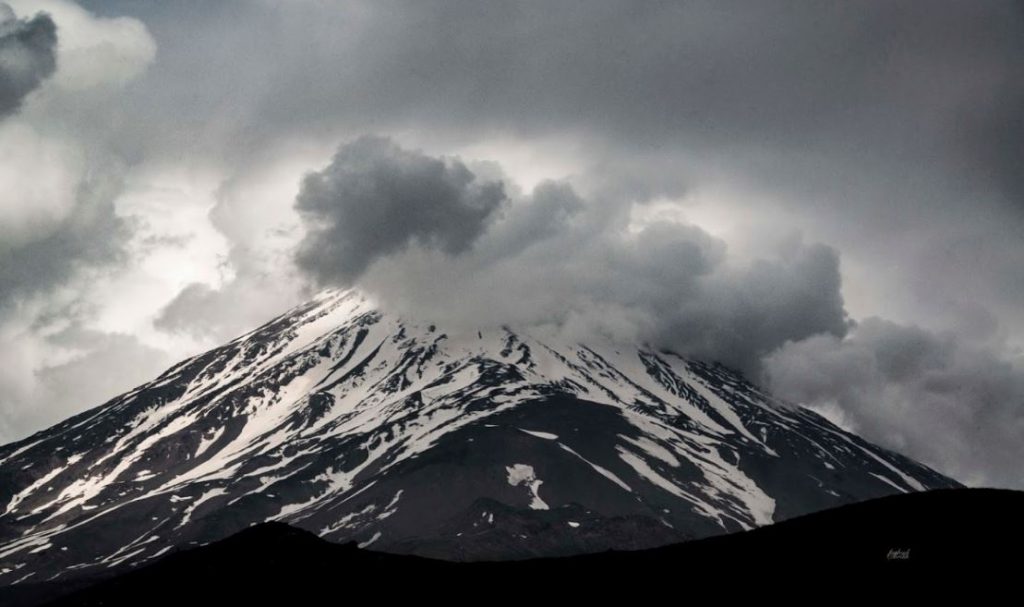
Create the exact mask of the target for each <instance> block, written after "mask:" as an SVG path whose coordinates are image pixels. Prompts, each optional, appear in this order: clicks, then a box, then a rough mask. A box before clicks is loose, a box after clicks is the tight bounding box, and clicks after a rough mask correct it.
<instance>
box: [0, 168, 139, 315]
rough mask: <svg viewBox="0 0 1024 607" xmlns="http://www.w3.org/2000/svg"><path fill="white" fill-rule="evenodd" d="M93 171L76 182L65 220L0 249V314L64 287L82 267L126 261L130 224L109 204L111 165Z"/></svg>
mask: <svg viewBox="0 0 1024 607" xmlns="http://www.w3.org/2000/svg"><path fill="white" fill-rule="evenodd" d="M96 169H97V170H96V171H95V172H92V173H91V174H89V175H87V176H85V177H84V178H83V179H82V180H81V181H80V182H78V183H77V185H76V189H75V194H74V200H73V202H72V207H71V208H70V209H69V210H68V212H67V214H66V216H64V217H61V218H60V219H59V220H57V221H56V222H55V223H54V224H53V225H50V226H48V227H47V229H46V230H43V231H40V232H37V233H29V234H26V235H25V238H24V239H23V242H22V243H20V244H18V245H17V246H14V247H0V312H3V311H4V308H5V307H7V306H10V305H12V304H13V303H15V302H17V301H18V300H20V299H22V298H25V297H31V296H35V295H39V294H43V293H45V292H47V291H48V290H50V289H53V288H55V287H61V286H64V285H67V284H68V283H69V282H70V281H71V279H72V278H74V277H75V276H76V275H78V273H79V272H80V271H82V270H84V269H89V268H97V267H102V266H107V265H110V264H114V263H121V262H124V261H125V260H126V257H125V255H126V253H125V250H124V247H125V244H126V242H127V240H128V238H129V236H130V233H131V226H130V223H128V222H126V221H125V220H124V219H123V218H121V217H118V216H117V214H116V212H115V208H114V202H113V201H114V198H115V196H116V195H117V194H118V193H119V192H120V188H121V179H120V175H119V174H118V172H117V169H116V167H110V166H106V167H101V166H97V167H96ZM103 169H106V170H109V171H110V172H109V173H105V172H103ZM17 203H18V201H12V204H17Z"/></svg>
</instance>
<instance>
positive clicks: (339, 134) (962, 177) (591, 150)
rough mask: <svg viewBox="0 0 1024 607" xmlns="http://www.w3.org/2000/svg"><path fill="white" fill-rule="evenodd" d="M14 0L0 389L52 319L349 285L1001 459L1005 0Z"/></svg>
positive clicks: (1015, 409) (211, 339)
mask: <svg viewBox="0 0 1024 607" xmlns="http://www.w3.org/2000/svg"><path fill="white" fill-rule="evenodd" d="M9 2H10V4H11V6H12V7H13V8H14V10H15V11H16V12H17V14H18V16H19V17H20V18H21V20H17V21H13V22H12V21H10V20H9V19H8V20H7V22H8V23H15V24H21V25H18V27H23V26H24V24H26V23H29V22H30V21H31V19H32V18H33V17H32V15H34V14H35V12H36V11H38V10H43V11H45V12H46V13H48V14H50V15H51V16H52V18H53V21H54V22H55V23H56V24H57V26H58V30H57V31H58V35H59V36H60V40H61V44H60V45H58V46H57V47H56V52H57V54H58V56H57V61H56V71H55V72H53V74H52V75H50V76H49V77H44V78H43V79H41V80H39V83H37V84H36V85H33V87H34V88H32V89H31V90H33V91H34V92H31V93H28V94H27V96H25V95H24V94H22V95H21V96H20V97H19V99H20V104H21V105H20V107H19V109H17V110H16V111H14V112H13V113H7V114H6V118H4V119H3V121H2V122H0V155H3V154H4V153H5V152H6V155H5V156H3V158H0V160H2V162H0V186H2V187H0V192H2V193H3V194H0V196H3V197H2V198H0V220H2V221H0V289H2V292H3V293H4V295H3V296H2V299H4V300H5V301H7V302H8V304H6V305H7V309H8V310H15V309H17V310H21V312H20V313H18V314H16V315H15V314H9V315H8V316H7V317H6V318H0V332H5V333H3V334H4V335H5V336H11V337H9V338H8V339H7V341H8V342H9V343H12V344H17V345H16V346H12V351H14V350H16V351H17V352H18V353H19V354H21V355H22V356H20V358H19V360H20V359H29V360H32V361H33V363H32V366H17V365H14V366H11V367H9V370H8V371H7V372H8V373H13V371H11V370H10V369H17V370H19V371H18V372H19V373H21V375H20V376H19V377H20V378H21V379H19V380H17V381H15V380H12V381H11V382H7V381H6V379H5V384H4V385H5V386H6V385H13V384H16V383H18V381H22V380H25V381H29V380H31V381H35V380H37V379H39V378H47V381H53V382H60V381H64V380H63V379H61V378H65V377H70V376H68V375H60V374H53V375H46V374H45V373H44V372H43V371H42V370H43V369H45V368H49V367H53V366H57V365H60V364H63V362H65V361H66V359H67V356H66V353H63V352H61V353H58V354H59V355H58V354H53V355H52V356H50V355H47V356H46V357H35V358H33V356H35V354H36V353H37V352H39V351H43V350H45V348H43V346H44V345H45V346H47V347H49V346H53V344H50V342H49V341H48V340H49V337H48V336H51V335H53V334H55V331H58V329H59V327H60V326H63V325H64V324H66V323H68V322H72V324H75V325H79V324H80V325H82V326H83V327H85V328H93V329H95V330H97V331H99V332H101V333H111V334H125V335H133V336H137V337H138V339H139V341H140V344H142V345H143V346H144V347H154V348H156V349H163V350H165V351H166V352H169V353H170V354H169V356H170V357H172V358H180V357H182V356H185V355H188V354H192V353H195V352H197V351H199V350H201V349H202V348H205V347H209V346H213V345H217V344H219V343H222V342H223V341H224V339H225V338H230V337H231V336H233V335H236V334H238V333H240V332H242V331H244V330H247V329H248V328H251V327H252V326H254V325H255V324H258V323H259V322H260V321H261V320H262V319H266V318H269V317H271V316H273V315H274V314H276V313H278V312H280V311H281V310H282V309H285V308H287V307H288V306H290V305H292V304H294V303H298V302H299V301H300V300H301V299H302V298H303V297H306V296H308V294H309V292H308V290H306V288H307V286H308V285H312V286H314V287H319V286H321V285H356V286H357V287H358V288H361V289H364V290H367V291H370V292H371V293H373V294H374V295H375V296H376V297H377V298H378V299H379V300H380V301H381V302H382V303H383V305H385V306H387V307H390V308H393V309H394V311H396V312H398V313H401V314H404V315H409V316H418V317H430V318H432V319H435V320H436V321H437V322H438V323H451V324H454V325H458V326H465V327H472V326H486V325H490V324H495V323H499V322H500V323H502V324H509V325H521V326H522V325H528V326H538V327H541V326H543V327H555V328H556V329H557V330H559V331H563V332H566V333H567V334H569V335H570V336H578V337H579V339H581V340H586V339H589V338H591V337H593V336H595V335H599V336H610V337H614V338H622V339H630V340H640V341H646V342H649V343H651V344H653V345H656V346H657V347H664V348H671V349H675V350H678V351H680V352H682V353H685V354H689V355H691V356H697V357H701V358H708V359H713V360H720V361H722V362H725V363H727V364H730V365H732V366H735V367H737V368H741V369H743V370H744V372H746V373H748V374H749V375H750V376H751V377H752V378H754V379H759V380H762V381H766V382H769V383H770V385H771V387H772V388H773V389H775V390H777V391H778V392H779V393H780V394H781V395H783V396H785V397H786V398H788V399H790V400H793V401H797V402H806V403H808V404H810V405H812V406H814V407H817V408H820V409H822V410H827V411H828V412H829V413H830V414H831V415H833V417H835V418H837V419H842V420H845V423H848V424H850V425H854V426H856V427H858V428H860V430H861V431H862V432H864V433H865V434H867V435H869V436H870V437H871V438H873V439H874V440H877V441H879V442H880V443H881V444H883V445H886V446H889V447H891V448H894V449H897V450H901V451H904V452H906V453H909V454H911V455H914V456H915V457H919V458H920V459H922V460H923V461H926V462H927V463H931V464H933V465H936V466H938V467H939V468H940V469H942V470H943V471H945V472H949V473H951V474H954V475H959V476H961V477H962V478H963V479H964V480H969V481H970V482H972V483H977V484H985V483H999V484H1004V483H1005V484H1013V485H1015V486H1021V483H1022V482H1024V481H1021V480H1020V479H1019V475H1017V476H1015V467H1014V466H1015V464H1014V463H1013V460H1014V457H1015V456H1016V454H1017V451H1016V450H1015V449H1014V448H1013V447H1012V444H1013V442H1014V441H1015V439H1016V435H1015V434H1014V432H1015V431H1014V430H1012V429H1013V428H1016V427H1019V426H1020V425H1021V424H1022V423H1024V421H1022V420H1024V407H1022V406H1020V399H1019V398H1018V397H1016V396H1014V395H1019V392H1018V391H1017V390H1018V388H1016V387H1015V386H1017V385H1018V384H1017V383H1016V382H1017V379H1015V378H1016V377H1019V376H1020V371H1019V369H1020V368H1021V364H1022V361H1021V354H1020V352H1021V347H1022V346H1024V306H1021V305H1020V302H1021V301H1024V241H1022V240H1021V238H1020V234H1022V233H1024V203H1022V201H1024V181H1022V180H1021V175H1022V172H1021V171H1020V170H1019V165H1020V158H1021V154H1022V145H1024V127H1022V124H1024V123H1022V118H1024V115H1022V113H1021V112H1020V110H1019V108H1020V107H1021V105H1022V102H1024V60H1022V57H1024V11H1022V10H1021V6H1020V3H1019V2H1012V1H1006V2H1000V1H993V2H984V3H967V2H956V1H952V0H951V1H948V2H947V1H937V2H929V3H922V2H916V1H914V0H906V1H904V0H895V1H885V2H882V1H878V2H874V1H868V2H856V3H851V2H816V3H803V4H795V3H792V2H788V1H785V0H779V1H773V0H765V1H763V2H756V3H751V2H732V1H729V0H726V1H721V0H715V1H711V0H706V1H705V0H688V1H680V2H645V3H640V4H638V3H636V2H629V1H625V0H623V1H617V0H594V1H589V2H585V3H584V2H577V1H573V0H567V1H564V2H515V3H507V2H494V3H488V2H476V1H474V2H468V1H467V2H461V1H458V0H456V1H447V0H446V1H436V2H435V1H432V0H424V1H416V2H398V3H386V4H382V3H377V2H367V1H365V0H350V1H345V2H332V3H323V2H301V3H299V2H292V3H275V2H244V1H227V2H221V3H215V4H214V3H205V4H203V5H202V6H201V7H198V6H183V5H180V4H178V3H137V2H127V1H125V0H82V1H81V4H82V6H78V5H76V4H74V3H73V2H71V0H9ZM83 7H84V10H83ZM157 48H159V53H157ZM157 55H159V61H155V62H154V61H153V59H154V57H156V56H157ZM40 65H41V64H40ZM39 73H40V74H41V73H42V72H39ZM24 82H28V80H26V81H24ZM368 134H377V137H369V138H362V137H363V136H365V135H368ZM343 142H350V143H347V144H345V145H342V146H341V147H340V148H339V144H340V143H343ZM108 155H109V157H108ZM101 191H102V195H100V192H101ZM90 192H92V193H91V194H90ZM143 232H144V233H145V236H146V237H147V238H151V241H152V242H154V243H163V244H156V245H152V246H148V245H147V246H145V247H143V246H138V245H139V242H138V240H139V238H141V237H142V235H141V234H142V233H143ZM162 237H166V238H162ZM182 242H187V244H185V245H182V244H174V243H182ZM6 260H14V261H15V262H16V263H14V265H13V266H7V265H3V264H5V263H6ZM85 292H88V295H84V293H85ZM10 302H16V303H17V305H13V306H12V305H10ZM72 304H74V305H72ZM85 310H87V311H89V314H85V313H84V312H83V311H85ZM28 312H31V314H29V313H28ZM69 314H70V315H73V316H74V318H73V319H72V320H69V319H68V317H67V316H68V315H69ZM83 314H84V316H83ZM0 316H2V315H0ZM873 317H877V318H878V319H879V320H865V319H870V318H873ZM883 318H884V319H886V320H880V319H883ZM81 344H82V345H81V349H82V352H84V353H82V354H81V356H83V357H88V354H87V352H88V351H95V352H97V353H99V352H101V351H105V347H100V345H98V344H100V342H98V341H96V342H93V341H88V340H86V341H83V342H81ZM90 344H91V345H90ZM110 344H115V341H111V342H110ZM126 347H127V348H128V349H131V346H130V345H129V346H126ZM90 348H93V350H89V349H90ZM47 351H48V350H47ZM893 352H898V353H899V355H897V354H894V353H893ZM97 356H99V354H97ZM101 359H102V360H106V361H108V362H109V363H110V364H111V365H113V364H114V363H115V362H116V363H117V364H119V365H130V364H131V361H130V360H128V359H123V360H120V359H119V360H115V358H113V357H104V356H100V357H99V358H97V360H98V361H99V360H101ZM82 364H83V365H86V364H87V361H86V360H85V359H84V358H83V360H82ZM140 364H141V363H140ZM111 369H112V370H113V371H116V372H120V370H119V369H116V368H115V367H113V366H112V367H111ZM101 372H102V369H101V368H100V367H97V368H95V369H94V370H93V373H95V374H100V373H101ZM26 378H28V379H26ZM15 379H17V378H15ZM69 381H70V380H69ZM858 382H861V383H862V386H863V390H860V391H859V390H858V388H857V386H858ZM29 383H31V382H29ZM954 385H955V386H960V387H961V389H960V391H959V392H957V390H956V389H954V388H952V387H951V386H954ZM37 387H38V386H37ZM125 387H127V386H125ZM44 392H45V391H39V392H37V393H39V394H43V393H44ZM7 393H8V394H13V393H14V391H8V392H7ZM19 393H20V392H19ZM50 393H53V394H55V393H56V392H53V391H51V392H50ZM69 393H70V392H69ZM24 394H29V392H24ZM54 402H57V401H54ZM958 402H959V403H962V406H958V405H957V403H958ZM89 404H91V403H89ZM35 405H36V403H35V402H34V401H32V400H31V399H30V397H29V396H25V397H24V398H22V399H20V400H18V401H17V402H13V404H11V403H5V406H4V407H3V411H5V413H4V415H5V416H6V417H10V418H12V419H13V415H14V414H13V413H6V412H13V411H15V410H20V409H24V408H27V407H29V406H35ZM39 406H41V407H45V404H42V405H39ZM81 406H82V407H84V406H87V403H81ZM54 407H55V408H54V409H53V410H52V412H51V413H50V415H51V418H50V419H57V418H60V417H62V416H63V415H65V414H68V413H71V412H73V407H72V406H71V405H70V404H68V402H66V401H60V403H59V404H55V405H54ZM58 409H59V410H58ZM37 419H43V418H42V417H39V418H37ZM10 427H11V428H12V430H11V432H12V433H14V434H16V433H17V432H27V431H29V430H31V429H34V428H31V427H29V426H28V425H14V424H12V425H11V426H10ZM929 436H931V437H932V438H931V439H929ZM1018 442H1019V441H1018ZM1018 459H1019V458H1018Z"/></svg>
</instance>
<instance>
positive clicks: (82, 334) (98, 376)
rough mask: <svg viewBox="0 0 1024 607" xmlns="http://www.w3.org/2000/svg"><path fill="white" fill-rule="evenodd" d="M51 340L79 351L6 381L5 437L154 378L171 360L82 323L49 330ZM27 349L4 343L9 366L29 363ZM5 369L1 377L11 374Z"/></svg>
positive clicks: (1, 410) (2, 359)
mask: <svg viewBox="0 0 1024 607" xmlns="http://www.w3.org/2000/svg"><path fill="white" fill-rule="evenodd" d="M47 341H48V342H49V343H50V345H60V346H63V347H67V348H69V349H70V351H72V352H74V354H73V355H72V356H70V357H69V360H66V361H65V362H61V363H59V364H52V365H45V366H42V367H40V368H37V369H33V377H32V379H31V382H30V383H27V384H26V383H24V382H17V381H4V388H5V389H4V390H3V393H2V394H0V437H5V438H9V439H13V438H16V437H20V436H23V435H24V434H25V430H26V429H28V428H36V429H38V428H42V427H46V426H48V425H50V424H54V423H57V422H59V421H61V419H63V418H64V417H65V416H66V415H67V414H68V412H78V411H83V410H85V409H87V408H89V407H93V406H96V405H98V404H100V403H102V402H104V401H106V400H107V399H109V398H112V397H114V396H116V395H117V394H118V393H120V392H123V391H124V390H125V389H127V388H129V387H131V386H134V385H138V384H140V383H142V382H144V381H147V380H149V379H152V378H153V377H154V376H155V375H156V374H157V373H159V372H160V371H162V370H163V369H164V368H165V367H166V366H167V365H169V364H170V363H171V362H172V361H171V360H169V358H168V356H167V354H166V353H165V352H162V351H160V350H159V349H156V348H153V347H150V346H146V345H144V344H142V343H141V342H139V340H138V339H136V338H135V337H133V336H130V335H123V334H118V333H100V332H96V331H89V330H84V329H82V327H81V326H80V325H78V324H73V325H72V326H71V327H70V328H68V329H65V330H63V331H60V332H58V333H56V334H54V335H52V336H50V337H49V338H48V339H47ZM20 358H22V354H21V353H20V352H17V351H12V350H9V349H6V348H5V349H4V351H2V352H0V363H2V364H3V366H4V368H5V369H10V368H18V367H20V366H24V364H25V362H24V361H23V360H19V359H20ZM8 379H9V378H7V377H4V374H3V373H0V380H8Z"/></svg>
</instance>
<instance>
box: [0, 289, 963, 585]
mask: <svg viewBox="0 0 1024 607" xmlns="http://www.w3.org/2000/svg"><path fill="white" fill-rule="evenodd" d="M955 484H956V483H954V482H953V481H951V480H949V479H947V478H945V477H943V476H941V475H939V474H937V473H936V472H934V471H932V470H930V469H928V468H927V467H925V466H922V465H920V464H917V463H915V462H912V461H910V460H908V459H907V458H905V457H902V456H899V455H897V454H894V453H892V452H889V451H886V450H884V449H881V448H878V447H876V446H873V445H871V444H869V443H866V442H865V441H863V440H861V439H860V438H858V437H857V436H855V435H852V434H850V433H848V432H845V431H843V430H841V429H839V428H838V427H836V426H834V425H833V424H831V423H829V422H828V421H827V420H825V419H824V418H822V417H821V416H819V415H817V414H815V413H813V412H811V411H809V410H806V409H803V408H799V407H792V406H787V405H783V404H781V403H778V402H776V401H774V400H773V399H772V398H771V397H770V396H769V395H767V394H765V393H763V392H762V391H760V390H758V389H757V388H756V387H754V386H752V385H750V384H749V383H747V382H746V381H744V380H743V379H742V378H741V377H739V376H738V375H736V374H734V373H732V372H730V371H728V370H727V369H725V368H723V367H720V366H715V365H708V364H703V363H700V362H697V361H691V360H686V359H684V358H682V357H680V356H678V355H675V354H673V353H670V352H660V351H655V350H653V349H650V348H647V347H642V346H640V347H638V346H635V345H634V346H627V345H623V344H614V343H609V342H606V341H594V342H591V343H587V344H583V343H565V342H564V341H561V340H559V339H558V336H557V335H556V334H551V335H541V334H539V332H536V331H526V332H523V331H516V330H514V329H511V328H501V329H498V330H494V329H490V330H482V329H481V330H477V331H465V330H463V331H459V332H445V330H444V328H443V327H439V326H435V325H431V324H418V323H415V322H411V321H407V320H403V319H399V318H395V317H392V316H389V315H387V314H384V313H382V312H381V311H380V310H379V309H377V307H376V306H374V305H373V302H372V301H371V300H369V299H367V298H366V297H365V296H363V295H362V294H360V293H359V292H357V291H333V290H332V291H326V292H324V293H322V294H320V295H319V296H317V297H316V298H315V299H314V300H312V301H310V302H309V303H307V304H304V305H302V306H299V307H298V308H295V309H294V310H291V311H290V312H288V313H286V314H284V315H282V316H280V317H278V318H276V319H274V320H272V321H270V322H269V323H267V324H265V325H263V326H261V327H259V328H258V329H255V330H254V331H251V332H249V333H247V334H245V335H243V336H241V337H239V338H238V339H235V340H234V341H232V342H230V343H228V344H226V345H224V346H222V347H219V348H216V349H214V350H211V351H209V352H206V353H204V354H201V355H199V356H196V357H194V358H191V359H189V360H186V361H183V362H181V363H179V364H177V365H175V366H174V367H172V368H170V369H168V370H167V371H166V372H165V373H164V374H162V375H161V376H160V377H158V378H156V379H155V380H153V381H152V382H149V383H147V384H144V385H142V386H139V387H138V388H136V389H134V390H132V391H130V392H128V393H126V394H123V395H121V396H119V397H117V398H114V399H112V400H111V401H109V402H107V403H105V404H103V405H102V406H100V407H97V408H95V409H92V410H89V411H86V412H85V413H82V414H80V415H77V416H75V417H72V418H70V419H68V420H66V421H65V422H63V423H61V424H58V425H56V426H54V427H52V428H49V429H47V430H44V431H42V432H39V433H37V434H35V435H34V436H31V437H29V438H28V439H25V440H23V441H20V442H18V443H14V444H11V445H7V446H4V447H0V584H6V583H13V582H17V581H22V580H32V581H42V580H45V579H52V578H54V577H57V576H67V575H76V574H81V573H89V572H95V571H97V570H101V569H105V568H109V567H113V566H117V565H120V564H130V563H141V562H145V561H147V560H151V559H153V558H155V557H157V556H160V555H162V554H165V553H166V552H168V551H170V550H173V549H174V548H175V547H180V546H188V545H193V544H197V543H205V542H208V541H211V540H214V539H219V538H221V537H224V536H226V535H228V534H230V533H232V532H234V531H236V530H238V529H241V528H243V527H246V526H248V525H251V524H254V523H257V522H262V521H266V520H280V521H284V522H288V523H291V524H294V525H297V526H300V527H303V528H306V529H309V530H311V531H314V532H316V533H318V534H320V535H321V536H323V537H325V538H327V539H331V540H337V541H348V540H352V541H357V542H359V543H360V545H363V546H372V547H373V548H375V549H381V550H389V551H395V552H410V553H418V554H424V555H431V556H440V557H445V558H514V557H524V556H531V555H554V554H569V553H577V552H585V551H592V550H599V549H606V548H610V547H615V548H635V547H643V546H651V545H657V544H663V543H668V542H672V541H679V540H683V539H688V538H694V537H701V536H707V535H712V534H716V533H722V532H728V531H735V530H740V529H747V528H751V527H754V526H758V525H765V524H769V523H772V522H773V521H778V520H781V519H783V518H788V517H792V516H795V515H799V514H803V513H807V512H811V511H815V510H820V509H824V508H828V507H832V506H836V505H839V504H842V503H846V502H851V501H857V500H862V499H867V498H871V497H876V496H881V495H885V494H888V493H896V492H906V491H915V490H920V489H925V488H933V487H945V486H955Z"/></svg>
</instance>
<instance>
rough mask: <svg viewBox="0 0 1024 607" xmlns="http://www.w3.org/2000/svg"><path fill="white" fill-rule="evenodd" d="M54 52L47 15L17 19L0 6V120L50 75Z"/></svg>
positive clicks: (53, 28) (54, 31)
mask: <svg viewBox="0 0 1024 607" xmlns="http://www.w3.org/2000/svg"><path fill="white" fill-rule="evenodd" d="M56 49H57V26H56V24H54V22H53V19H51V18H50V16H49V15H46V14H39V15H36V16H35V17H32V18H31V19H17V18H16V17H15V16H14V12H13V11H11V9H10V7H8V6H7V5H6V4H3V3H0V118H2V117H4V116H6V115H8V114H11V113H13V112H15V111H16V110H17V109H18V108H19V107H21V102H22V100H23V99H24V98H25V97H26V96H27V95H28V94H29V93H31V92H32V91H34V90H35V89H36V88H37V87H38V86H39V85H40V84H41V83H42V82H43V81H44V80H46V79H47V78H49V77H50V76H51V75H52V74H53V72H54V70H55V69H56V68H57V53H56Z"/></svg>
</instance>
